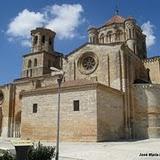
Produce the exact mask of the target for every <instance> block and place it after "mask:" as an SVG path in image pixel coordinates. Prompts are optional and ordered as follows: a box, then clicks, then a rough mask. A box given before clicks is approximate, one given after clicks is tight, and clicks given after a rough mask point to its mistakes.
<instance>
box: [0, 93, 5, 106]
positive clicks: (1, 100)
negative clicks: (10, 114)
mask: <svg viewBox="0 0 160 160" xmlns="http://www.w3.org/2000/svg"><path fill="white" fill-rule="evenodd" d="M3 100H4V95H3V92H2V91H1V90H0V105H1V104H2V103H3Z"/></svg>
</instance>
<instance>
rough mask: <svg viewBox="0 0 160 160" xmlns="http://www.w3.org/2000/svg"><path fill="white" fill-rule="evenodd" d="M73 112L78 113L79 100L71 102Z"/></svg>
mask: <svg viewBox="0 0 160 160" xmlns="http://www.w3.org/2000/svg"><path fill="white" fill-rule="evenodd" d="M73 107H74V108H73V110H74V111H79V100H76V101H73Z"/></svg>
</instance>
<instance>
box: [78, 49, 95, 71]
mask: <svg viewBox="0 0 160 160" xmlns="http://www.w3.org/2000/svg"><path fill="white" fill-rule="evenodd" d="M97 66H98V58H97V56H96V55H95V54H94V53H93V52H86V53H84V54H82V56H81V57H80V58H79V60H78V68H79V71H80V72H81V73H82V74H91V73H93V72H94V71H95V70H96V68H97Z"/></svg>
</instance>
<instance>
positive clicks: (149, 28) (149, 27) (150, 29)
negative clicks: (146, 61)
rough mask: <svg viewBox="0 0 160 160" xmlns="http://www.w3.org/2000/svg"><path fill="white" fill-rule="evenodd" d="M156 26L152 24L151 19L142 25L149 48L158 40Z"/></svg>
mask: <svg viewBox="0 0 160 160" xmlns="http://www.w3.org/2000/svg"><path fill="white" fill-rule="evenodd" d="M154 28H155V26H154V25H153V24H151V22H150V21H147V22H145V23H144V24H143V25H142V30H143V33H144V34H145V35H146V36H147V37H146V44H147V47H148V48H149V47H151V46H153V45H154V44H155V42H156V37H155V35H154Z"/></svg>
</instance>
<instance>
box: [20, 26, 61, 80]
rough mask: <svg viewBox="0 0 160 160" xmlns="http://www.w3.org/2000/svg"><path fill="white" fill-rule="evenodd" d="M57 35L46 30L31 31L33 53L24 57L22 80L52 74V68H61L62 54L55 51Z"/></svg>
mask: <svg viewBox="0 0 160 160" xmlns="http://www.w3.org/2000/svg"><path fill="white" fill-rule="evenodd" d="M55 35H56V33H55V32H54V31H51V30H50V29H46V28H36V29H34V30H32V31H31V36H32V47H31V53H29V54H26V55H24V56H23V70H22V78H32V77H39V76H43V75H47V74H50V72H51V71H50V67H52V66H54V67H56V68H61V67H62V66H61V64H62V63H61V54H60V53H58V52H56V51H55V50H54V38H55Z"/></svg>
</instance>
